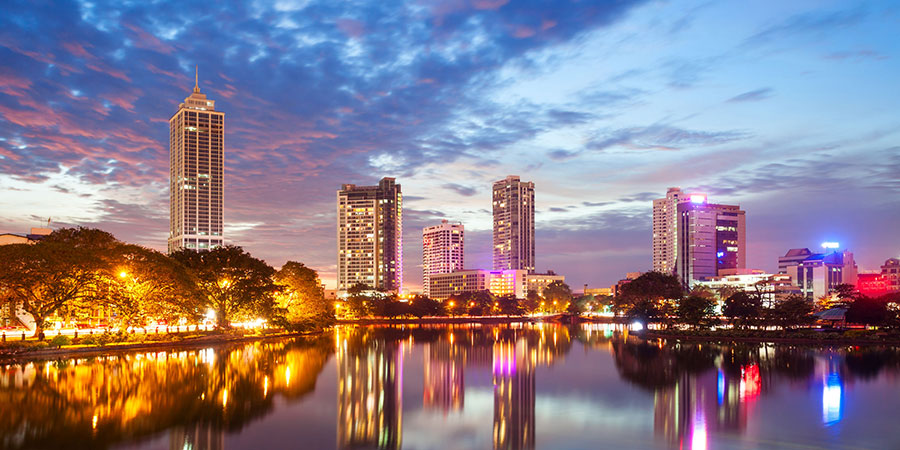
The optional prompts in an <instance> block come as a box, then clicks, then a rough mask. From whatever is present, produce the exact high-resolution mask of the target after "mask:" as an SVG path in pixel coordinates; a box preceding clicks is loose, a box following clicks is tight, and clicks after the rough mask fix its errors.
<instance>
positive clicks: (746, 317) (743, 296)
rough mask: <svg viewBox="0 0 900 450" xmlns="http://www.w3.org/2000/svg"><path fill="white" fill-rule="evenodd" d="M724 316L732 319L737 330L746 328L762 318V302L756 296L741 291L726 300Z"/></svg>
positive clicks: (723, 310)
mask: <svg viewBox="0 0 900 450" xmlns="http://www.w3.org/2000/svg"><path fill="white" fill-rule="evenodd" d="M722 314H724V315H725V317H728V318H729V319H731V323H732V324H733V325H734V326H735V327H736V328H744V327H746V326H747V325H750V324H751V323H753V322H754V321H755V320H757V319H758V318H759V317H760V315H761V314H762V301H761V300H760V299H759V297H757V296H755V295H750V294H748V293H746V292H744V291H739V292H736V293H734V294H731V297H728V298H727V299H725V304H724V306H723V307H722Z"/></svg>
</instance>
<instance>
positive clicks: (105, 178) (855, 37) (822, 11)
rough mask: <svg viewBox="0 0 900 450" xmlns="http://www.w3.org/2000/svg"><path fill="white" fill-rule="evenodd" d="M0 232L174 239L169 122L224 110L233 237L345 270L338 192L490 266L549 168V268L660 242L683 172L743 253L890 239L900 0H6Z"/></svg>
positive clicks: (161, 245) (158, 244) (581, 269)
mask: <svg viewBox="0 0 900 450" xmlns="http://www.w3.org/2000/svg"><path fill="white" fill-rule="evenodd" d="M0 8H2V14H0V233H4V232H10V233H24V232H27V231H28V229H29V228H30V227H35V226H41V225H42V224H43V225H46V221H47V218H52V225H53V226H54V227H61V226H76V225H82V226H89V227H98V228H102V229H105V230H108V231H110V232H112V233H114V234H115V235H116V236H117V237H118V238H119V239H121V240H124V241H128V242H134V243H139V244H143V245H147V246H150V247H153V248H156V249H159V250H165V248H166V238H167V237H168V199H169V197H168V181H169V166H168V164H169V162H168V152H169V149H168V133H169V131H168V119H169V117H170V116H171V115H172V114H173V113H174V112H175V111H176V109H177V106H178V104H179V103H180V102H182V101H183V99H184V98H185V97H186V96H187V95H188V94H189V93H190V90H191V88H192V87H193V81H194V80H193V75H194V66H195V65H199V72H200V88H201V90H202V91H203V93H205V94H207V95H208V96H209V97H210V98H211V99H213V100H216V108H217V109H218V110H221V111H224V112H225V114H226V178H225V185H226V188H225V196H226V198H225V208H226V210H225V220H226V229H225V234H226V238H227V240H228V242H229V243H232V244H235V245H240V246H243V247H244V248H245V249H247V250H248V251H249V252H251V253H252V254H253V255H255V256H257V257H261V258H263V259H265V260H266V261H268V262H269V263H270V264H272V265H274V266H276V267H278V266H280V265H281V264H283V263H284V262H285V261H287V260H296V261H301V262H304V263H306V264H307V265H309V266H312V267H313V268H315V269H317V270H318V271H319V272H320V275H321V276H322V278H323V279H324V280H325V281H326V283H327V284H328V285H329V286H330V287H333V285H334V277H335V265H336V258H337V257H336V231H335V220H336V219H335V209H336V207H335V198H336V195H335V192H336V190H338V189H339V188H340V185H341V184H342V183H354V184H358V185H362V184H375V183H377V181H378V179H379V178H381V177H383V176H390V177H395V178H396V179H397V181H398V183H400V184H401V185H402V190H403V194H404V214H403V215H404V264H405V267H404V273H405V275H404V279H405V281H406V282H407V286H405V287H407V288H410V289H413V290H416V289H418V287H419V286H420V285H421V278H422V275H421V270H422V269H421V259H422V256H421V251H422V248H421V243H422V237H421V233H422V227H424V226H428V225H433V224H437V223H440V221H441V219H449V220H452V221H461V222H462V223H464V224H465V226H466V232H467V242H466V266H468V267H469V268H489V267H490V263H491V255H490V250H491V242H490V240H491V232H490V227H491V214H490V207H491V198H490V188H491V183H492V182H493V181H495V180H499V179H502V178H504V177H506V176H507V175H511V174H514V175H519V176H521V177H522V179H523V180H527V181H533V182H534V183H535V191H536V194H535V197H536V200H535V202H536V224H537V225H536V228H537V232H536V259H537V269H538V270H539V271H544V270H547V269H552V270H555V271H556V272H558V273H561V274H563V275H566V276H567V281H568V283H569V284H570V285H571V286H572V287H573V288H574V289H575V290H580V289H581V288H582V286H583V285H584V284H585V283H587V284H589V285H590V286H592V287H608V286H609V285H610V284H611V283H614V282H615V281H616V280H618V279H619V278H622V277H623V276H624V274H625V272H628V271H641V270H647V269H649V267H650V263H651V252H650V250H651V247H650V243H651V241H650V239H651V234H650V226H651V223H650V216H651V200H652V199H654V198H658V197H661V196H664V195H665V191H666V189H667V188H668V187H670V186H680V187H682V188H683V189H685V190H690V191H703V192H707V193H708V194H709V197H710V201H712V202H716V203H729V204H740V205H741V206H742V208H743V209H745V210H746V211H747V241H748V247H749V251H748V258H747V262H748V266H749V267H751V268H759V269H764V270H769V271H771V270H775V269H776V267H777V264H776V258H777V257H778V256H780V255H783V254H784V253H785V252H786V251H787V250H788V249H789V248H792V247H810V248H818V246H819V244H820V243H821V242H822V241H824V240H833V241H839V242H840V243H841V244H842V247H845V248H848V249H850V250H851V251H853V252H854V254H855V256H856V259H857V262H858V263H859V265H860V269H861V270H872V269H877V268H878V266H879V265H880V264H882V263H883V262H884V260H885V259H887V258H889V257H900V231H898V230H900V225H898V224H900V112H898V111H900V86H898V80H900V59H898V58H900V34H898V30H900V5H898V4H897V3H896V2H889V1H882V2H878V1H871V2H846V1H820V0H816V1H788V2H785V1H760V2H711V1H704V2H692V1H677V2H676V1H614V2H613V1H609V2H603V1H573V2H563V1H546V2H538V1H522V2H516V1H508V2H507V1H505V0H447V1H424V0H423V1H413V2H405V3H404V2H394V1H370V2H357V1H346V2H345V1H313V0H309V1H277V2H274V3H272V2H262V1H256V2H254V1H247V2H233V3H231V4H228V3H218V2H166V1H154V2H151V1H146V2H145V1H131V2H127V1H122V2H119V1H115V2H109V3H104V2H99V1H92V2H87V1H81V2H63V1H60V2H50V1H5V2H3V6H2V7H0Z"/></svg>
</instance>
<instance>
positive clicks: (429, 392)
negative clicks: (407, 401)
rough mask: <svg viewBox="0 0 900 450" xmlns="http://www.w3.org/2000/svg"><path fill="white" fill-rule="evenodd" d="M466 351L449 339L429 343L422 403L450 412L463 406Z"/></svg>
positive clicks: (426, 406)
mask: <svg viewBox="0 0 900 450" xmlns="http://www.w3.org/2000/svg"><path fill="white" fill-rule="evenodd" d="M465 362H466V357H465V350H464V349H463V348H461V347H460V346H454V345H453V343H452V342H451V341H449V340H447V341H438V342H433V343H428V344H425V375H424V378H425V384H424V389H423V394H422V405H423V406H424V407H425V408H426V409H438V410H441V411H443V412H444V413H447V412H449V411H459V410H462V409H463V402H464V399H465V394H464V391H465V374H464V371H463V368H464V367H465Z"/></svg>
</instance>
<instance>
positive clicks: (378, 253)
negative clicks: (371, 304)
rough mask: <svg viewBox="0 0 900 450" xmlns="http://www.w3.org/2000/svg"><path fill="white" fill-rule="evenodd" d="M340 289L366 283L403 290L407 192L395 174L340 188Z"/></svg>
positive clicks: (339, 290)
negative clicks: (372, 183)
mask: <svg viewBox="0 0 900 450" xmlns="http://www.w3.org/2000/svg"><path fill="white" fill-rule="evenodd" d="M337 217H338V221H337V242H338V264H337V272H338V273H337V290H338V292H340V293H346V292H347V290H349V289H350V288H351V287H353V285H355V284H357V283H362V284H364V285H367V286H370V287H372V288H375V289H381V290H385V291H391V292H400V290H401V288H402V286H403V195H402V194H401V193H400V185H399V184H397V183H396V182H395V180H394V179H393V178H382V179H381V181H379V182H378V185H377V186H356V185H353V184H345V185H343V186H342V187H341V190H339V191H338V192H337Z"/></svg>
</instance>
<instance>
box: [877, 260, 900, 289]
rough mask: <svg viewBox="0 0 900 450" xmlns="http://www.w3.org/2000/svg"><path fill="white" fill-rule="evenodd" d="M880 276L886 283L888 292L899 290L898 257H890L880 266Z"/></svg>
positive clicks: (899, 272)
mask: <svg viewBox="0 0 900 450" xmlns="http://www.w3.org/2000/svg"><path fill="white" fill-rule="evenodd" d="M881 276H882V277H883V278H884V279H885V282H886V283H887V286H886V287H887V290H888V292H900V259H897V258H890V259H888V260H887V261H885V262H884V265H882V266H881Z"/></svg>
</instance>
